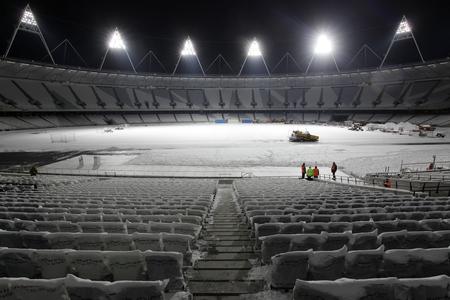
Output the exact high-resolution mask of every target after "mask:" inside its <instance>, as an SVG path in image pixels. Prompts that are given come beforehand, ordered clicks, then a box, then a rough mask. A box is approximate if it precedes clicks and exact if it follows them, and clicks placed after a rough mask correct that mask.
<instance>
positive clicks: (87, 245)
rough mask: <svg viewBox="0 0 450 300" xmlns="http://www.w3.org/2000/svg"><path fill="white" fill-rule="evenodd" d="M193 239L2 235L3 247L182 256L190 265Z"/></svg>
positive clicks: (146, 235) (141, 235)
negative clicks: (143, 252) (157, 252)
mask: <svg viewBox="0 0 450 300" xmlns="http://www.w3.org/2000/svg"><path fill="white" fill-rule="evenodd" d="M192 242H193V237H192V236H190V235H185V234H173V233H138V232H136V233H133V234H120V233H116V234H107V233H66V232H65V233H48V232H27V231H20V232H16V231H0V247H7V248H30V249H73V250H98V251H102V250H106V251H131V250H141V251H146V250H152V251H169V252H179V253H182V254H183V255H184V258H185V261H186V262H187V263H190V258H191V253H192V252H191V246H192Z"/></svg>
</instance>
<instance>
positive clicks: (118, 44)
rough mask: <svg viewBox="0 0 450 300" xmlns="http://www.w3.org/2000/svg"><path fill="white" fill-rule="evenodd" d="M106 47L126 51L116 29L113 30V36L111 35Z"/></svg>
mask: <svg viewBox="0 0 450 300" xmlns="http://www.w3.org/2000/svg"><path fill="white" fill-rule="evenodd" d="M108 47H109V49H122V50H125V49H126V47H125V43H124V42H123V40H122V37H121V36H120V33H119V31H118V30H117V29H116V30H114V32H113V34H112V35H111V39H110V40H109V44H108Z"/></svg>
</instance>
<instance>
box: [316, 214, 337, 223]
mask: <svg viewBox="0 0 450 300" xmlns="http://www.w3.org/2000/svg"><path fill="white" fill-rule="evenodd" d="M331 218H332V215H331V214H330V215H324V214H312V222H322V223H328V222H331Z"/></svg>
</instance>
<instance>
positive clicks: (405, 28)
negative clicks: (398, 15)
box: [395, 19, 412, 35]
mask: <svg viewBox="0 0 450 300" xmlns="http://www.w3.org/2000/svg"><path fill="white" fill-rule="evenodd" d="M411 31H412V30H411V27H410V26H409V23H408V21H407V20H406V19H403V20H402V21H401V22H400V24H399V25H398V28H397V31H396V32H395V34H396V35H398V34H405V33H411Z"/></svg>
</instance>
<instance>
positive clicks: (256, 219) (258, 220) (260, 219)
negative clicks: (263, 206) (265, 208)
mask: <svg viewBox="0 0 450 300" xmlns="http://www.w3.org/2000/svg"><path fill="white" fill-rule="evenodd" d="M270 222H272V216H265V215H259V216H253V217H251V218H250V224H251V225H252V226H253V225H255V224H264V223H270Z"/></svg>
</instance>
